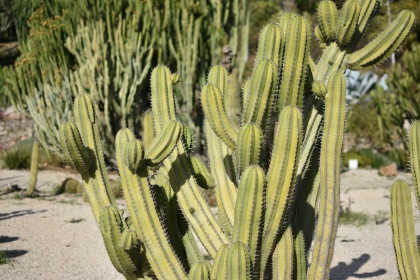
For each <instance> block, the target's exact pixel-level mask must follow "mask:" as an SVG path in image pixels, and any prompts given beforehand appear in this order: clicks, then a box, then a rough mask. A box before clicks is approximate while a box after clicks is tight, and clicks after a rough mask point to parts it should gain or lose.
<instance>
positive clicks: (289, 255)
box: [273, 226, 299, 280]
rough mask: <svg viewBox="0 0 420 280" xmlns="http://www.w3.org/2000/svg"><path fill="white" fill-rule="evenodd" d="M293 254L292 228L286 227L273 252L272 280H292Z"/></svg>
mask: <svg viewBox="0 0 420 280" xmlns="http://www.w3.org/2000/svg"><path fill="white" fill-rule="evenodd" d="M293 253H294V249H293V234H292V228H291V227H290V226H288V227H287V228H286V230H285V231H284V232H283V234H282V236H281V238H280V241H279V243H277V246H276V249H275V250H274V252H273V279H276V280H280V279H292V274H293ZM296 279H299V278H296Z"/></svg>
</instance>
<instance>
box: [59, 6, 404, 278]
mask: <svg viewBox="0 0 420 280" xmlns="http://www.w3.org/2000/svg"><path fill="white" fill-rule="evenodd" d="M348 1H349V2H348V3H349V4H346V5H348V6H349V7H353V6H352V5H353V4H355V3H354V1H352V0H348ZM366 1H367V0H366ZM366 1H362V2H361V5H360V14H359V17H358V18H357V24H356V32H351V30H350V31H349V30H346V32H344V33H345V34H344V35H343V37H342V41H341V43H343V42H344V41H348V43H347V44H346V45H345V46H344V45H340V44H341V43H340V42H338V40H337V34H336V36H335V37H334V36H332V35H331V36H330V35H329V36H330V37H331V38H330V39H328V40H326V41H325V42H324V43H325V49H324V51H323V55H322V56H321V59H320V61H319V62H318V63H315V62H314V61H313V60H312V59H311V58H310V56H309V54H308V50H309V43H310V40H309V34H310V33H309V31H310V28H309V24H308V21H307V20H306V19H305V18H304V17H300V16H295V15H292V14H285V15H283V16H282V17H281V18H280V20H279V23H278V25H277V24H270V25H267V26H266V27H265V28H264V30H263V31H262V32H263V33H262V36H261V42H260V44H261V45H260V47H259V49H258V55H257V61H256V63H255V69H254V70H253V72H252V76H251V78H250V79H249V80H248V81H247V83H246V84H245V87H244V91H243V92H242V100H244V102H243V104H242V112H241V113H240V116H238V118H237V119H236V120H234V118H233V115H232V112H233V110H231V109H233V108H231V107H233V106H234V107H235V110H236V109H237V105H238V103H235V102H230V97H229V94H230V90H232V88H231V87H230V85H229V79H230V77H229V74H228V72H227V71H226V70H224V69H223V68H221V67H220V66H216V67H214V68H212V69H211V70H210V72H209V75H208V80H207V83H206V84H205V85H204V86H203V88H202V92H201V103H202V107H203V109H204V113H205V117H206V120H205V132H206V135H207V145H208V146H207V149H208V154H209V159H210V172H209V171H207V172H206V171H205V169H204V168H205V165H204V164H203V163H202V162H200V161H197V159H194V158H193V157H192V155H191V154H190V150H191V137H190V136H189V132H188V129H187V128H186V127H185V126H183V125H180V124H179V123H178V122H177V109H176V106H175V105H176V104H175V97H174V92H173V87H174V83H173V81H174V80H175V79H174V78H175V77H176V76H175V75H173V74H171V72H170V71H169V69H168V68H167V67H165V66H158V67H156V68H155V69H154V70H153V71H152V74H151V90H152V93H151V99H152V112H153V116H154V131H155V133H156V137H155V140H153V142H152V143H151V144H150V146H149V147H148V148H146V149H145V150H144V153H143V146H142V145H141V143H139V142H137V140H135V138H134V136H133V133H132V132H131V131H130V130H128V129H125V130H122V131H120V132H119V134H118V136H117V140H116V142H117V144H118V145H117V146H116V149H117V161H118V167H119V169H120V175H121V177H122V181H124V182H125V183H124V184H125V185H124V184H123V190H124V194H125V198H126V200H127V206H128V209H129V215H130V219H131V221H132V222H131V226H129V229H131V230H134V231H135V232H136V235H137V238H138V243H139V244H142V248H141V249H142V250H144V254H145V256H146V258H147V261H148V262H149V263H150V269H149V270H147V268H145V269H144V270H145V271H147V272H146V273H147V275H152V276H156V277H157V278H161V279H171V278H181V279H184V278H186V277H187V275H188V277H189V278H190V279H197V278H200V279H203V278H204V279H208V278H211V279H225V278H226V279H235V280H236V279H273V278H275V277H285V278H286V279H287V278H288V279H291V278H292V277H293V278H297V277H300V278H302V279H305V278H306V277H307V278H309V279H328V277H329V266H330V263H331V258H332V254H333V247H334V242H335V236H336V231H337V225H338V209H339V203H338V202H339V186H340V181H339V171H340V156H341V146H342V142H343V134H344V127H345V126H344V124H345V87H346V86H345V78H344V75H343V73H344V70H345V69H346V67H347V61H348V59H349V57H350V56H351V55H352V53H353V52H354V48H355V46H356V44H355V43H357V41H358V39H360V36H359V35H360V34H361V33H363V31H364V28H365V26H363V27H362V26H361V24H363V25H367V18H371V17H372V16H373V13H374V12H376V9H375V8H373V9H370V8H369V7H372V6H370V5H366ZM322 3H324V2H322ZM375 3H376V2H375ZM236 4H238V2H236ZM325 4H328V5H330V4H331V3H330V2H328V3H324V4H323V5H325ZM375 5H376V4H375ZM375 5H374V6H373V7H376V6H375ZM356 6H357V4H356ZM193 8H194V9H196V12H197V13H200V12H203V10H200V9H201V6H194V5H193V6H191V9H193ZM219 8H220V7H219ZM331 9H332V10H334V8H333V7H331ZM356 10H357V9H356ZM353 12H354V11H353ZM353 12H351V13H350V14H352V13H353ZM367 13H369V14H367ZM343 14H344V15H343ZM340 15H341V16H342V17H344V18H345V19H346V20H344V19H341V20H342V21H343V22H344V21H345V24H343V25H342V26H340V28H344V26H349V28H350V29H352V26H353V25H354V21H355V18H356V16H345V13H343V12H342V13H341V14H340ZM324 16H325V15H324ZM322 17H323V15H322V13H320V15H319V18H322ZM324 20H325V19H324ZM325 21H328V20H325ZM395 24H396V25H401V26H400V27H401V28H402V31H403V32H402V34H404V33H405V31H406V29H410V28H411V23H409V24H408V26H404V24H401V22H399V21H398V22H397V23H395ZM320 32H324V31H320ZM325 32H327V31H325ZM328 32H330V31H328ZM337 32H338V31H337ZM351 33H352V35H349V34H351ZM340 36H341V35H340ZM391 37H392V36H391ZM349 38H350V39H349ZM388 39H389V38H388ZM394 39H395V40H394V42H392V43H391V44H390V45H392V47H391V48H393V50H395V48H396V47H397V45H398V44H399V43H398V42H399V41H400V38H394ZM270 40H271V42H270ZM389 40H391V41H392V40H393V39H392V38H391V39H389ZM270 43H271V44H270ZM369 63H371V64H374V63H375V62H369ZM231 75H232V74H231ZM181 76H182V75H181ZM314 81H316V82H314ZM312 84H313V85H314V87H317V88H316V89H315V90H314V89H312V88H311V85H312ZM313 91H315V92H318V95H319V96H321V97H322V98H319V97H316V96H315V95H314V94H312V92H313ZM303 95H305V98H303ZM79 99H81V100H82V101H83V102H80V101H79ZM75 104H80V105H78V106H77V107H76V108H79V109H77V110H79V111H80V110H84V113H83V114H81V113H78V115H76V121H77V127H78V130H80V134H81V138H82V143H80V141H78V140H77V139H78V138H77V137H76V136H74V135H78V134H77V133H76V132H78V131H76V132H74V133H73V130H74V129H73V128H72V126H71V125H69V124H66V125H64V126H63V131H64V132H65V133H64V132H63V135H64V136H66V137H63V139H64V141H62V142H63V143H62V145H63V147H65V149H63V150H64V152H65V153H66V154H73V156H72V157H71V158H70V160H71V162H74V163H75V164H74V165H75V166H77V168H78V169H79V170H80V172H81V173H83V174H82V176H83V178H84V181H85V184H86V186H87V187H89V184H90V183H91V185H92V187H91V189H92V190H93V191H92V193H93V194H98V195H103V196H107V195H108V192H107V191H106V190H107V186H106V181H105V180H103V181H93V178H91V177H95V179H97V178H99V177H101V176H102V177H104V176H103V174H102V173H101V172H99V173H94V170H96V169H97V168H100V169H102V168H103V167H102V161H101V160H100V159H101V158H100V157H99V155H98V154H99V153H100V150H99V148H98V146H97V143H99V141H100V140H99V135H98V133H97V129H95V125H97V119H96V118H95V117H94V112H95V110H94V106H91V105H89V106H88V105H87V98H86V97H85V96H84V95H81V96H79V97H78V99H76V103H75ZM82 115H83V117H84V121H85V123H83V122H81V120H80V119H81V116H82ZM303 116H305V117H304V118H303ZM239 120H240V121H239ZM70 132H72V133H70ZM70 136H71V137H70ZM67 139H68V141H66V140H67ZM70 140H71V141H70ZM174 143H175V144H174ZM317 143H318V144H319V143H320V145H317ZM75 151H77V153H76V152H75ZM86 155H87V156H86ZM148 157H149V158H153V159H155V161H150V160H148ZM87 162H90V163H91V164H92V165H91V166H90V167H87V166H88V163H87ZM309 166H311V168H309ZM89 174H92V175H96V174H97V175H98V176H91V177H89ZM200 176H201V178H200ZM104 178H105V177H104ZM91 179H92V180H91ZM149 184H150V185H152V186H151V187H149ZM202 185H204V186H206V185H207V186H211V185H214V188H215V193H216V198H217V203H218V218H217V219H216V218H215V217H214V216H213V213H212V212H211V209H210V208H209V207H208V205H207V204H206V202H205V200H204V198H203V196H202V194H201V193H200V186H202ZM96 189H98V190H97V191H96ZM97 201H98V203H97V204H98V205H99V206H101V205H102V204H103V205H104V206H102V207H99V209H101V208H102V209H103V208H104V207H109V206H107V205H109V204H111V205H114V203H113V200H112V199H111V198H108V197H105V198H104V199H103V200H99V199H97ZM104 201H105V202H106V203H105V202H104ZM100 203H101V205H100ZM178 209H180V210H181V211H178ZM315 220H318V222H317V224H315V222H314V221H315ZM164 229H165V230H164ZM314 232H315V233H314ZM152 233H154V235H153V234H152ZM192 233H195V235H196V236H197V237H198V239H199V240H200V241H201V243H202V244H203V245H204V247H205V249H206V250H207V251H208V253H209V257H210V258H211V259H213V260H214V263H213V267H210V265H209V264H208V263H206V262H204V258H203V256H202V255H201V253H200V252H198V249H197V244H196V243H195V241H194V239H193V238H192V237H191V236H192ZM313 234H315V237H314V239H315V245H314V248H313V253H312V259H310V260H309V259H308V255H309V252H310V243H311V241H312V239H313V238H312V236H313ZM121 235H124V238H125V239H126V238H127V237H128V236H126V235H128V233H126V234H124V232H123V233H121ZM178 240H182V242H179V241H178ZM128 241H129V240H128ZM177 241H178V242H177ZM120 243H121V242H120ZM132 243H133V241H131V244H132ZM128 247H130V246H128ZM157 247H160V248H157ZM307 263H310V265H309V267H307V266H308V265H307ZM170 275H172V276H170Z"/></svg>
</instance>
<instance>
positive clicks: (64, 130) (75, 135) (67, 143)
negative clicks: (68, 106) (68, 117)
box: [60, 122, 91, 175]
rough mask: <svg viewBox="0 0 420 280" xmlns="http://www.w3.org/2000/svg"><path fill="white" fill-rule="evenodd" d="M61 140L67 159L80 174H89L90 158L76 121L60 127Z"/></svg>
mask: <svg viewBox="0 0 420 280" xmlns="http://www.w3.org/2000/svg"><path fill="white" fill-rule="evenodd" d="M60 142H61V148H62V150H63V154H64V158H65V160H66V161H67V162H68V163H69V164H71V166H72V167H73V168H74V169H76V170H77V172H79V173H80V174H82V175H83V174H87V173H88V172H89V169H90V165H91V162H90V158H89V155H88V153H87V151H86V148H85V146H84V145H83V142H82V138H81V137H80V133H79V130H78V129H77V126H76V125H75V124H74V123H70V122H67V123H65V124H63V125H62V126H61V127H60Z"/></svg>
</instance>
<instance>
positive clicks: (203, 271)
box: [188, 262, 211, 280]
mask: <svg viewBox="0 0 420 280" xmlns="http://www.w3.org/2000/svg"><path fill="white" fill-rule="evenodd" d="M210 273H211V263H210V262H196V263H195V264H194V265H193V266H192V267H191V270H190V273H189V274H188V280H210Z"/></svg>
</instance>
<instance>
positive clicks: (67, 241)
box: [0, 170, 420, 280]
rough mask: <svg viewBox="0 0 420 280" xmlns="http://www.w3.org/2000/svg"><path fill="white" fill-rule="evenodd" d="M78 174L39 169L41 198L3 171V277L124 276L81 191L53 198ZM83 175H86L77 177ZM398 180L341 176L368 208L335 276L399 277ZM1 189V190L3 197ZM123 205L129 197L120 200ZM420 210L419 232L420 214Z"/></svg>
mask: <svg viewBox="0 0 420 280" xmlns="http://www.w3.org/2000/svg"><path fill="white" fill-rule="evenodd" d="M69 177H73V178H79V175H77V174H75V173H69V172H59V171H45V170H44V171H40V172H39V175H38V184H37V190H38V191H39V195H40V197H39V198H24V199H16V198H14V197H15V196H16V194H17V193H9V194H4V192H5V191H6V189H7V188H9V187H10V186H11V185H18V186H19V187H20V188H22V189H25V188H26V185H27V182H28V178H29V172H28V171H11V170H0V194H1V195H0V251H6V256H7V257H9V260H10V264H6V265H1V266H0V279H3V280H18V279H42V280H44V279H45V280H46V279H84V280H85V279H101V280H106V279H110V280H111V279H113V280H114V279H124V278H123V277H122V276H121V275H120V274H119V273H118V272H117V271H116V270H115V269H114V268H113V266H112V264H111V261H110V260H109V257H108V255H107V252H106V249H105V247H104V245H103V242H102V239H101V235H100V231H99V229H98V227H97V225H96V223H95V221H94V218H93V215H92V210H91V208H90V205H89V204H88V203H86V202H83V199H82V197H81V196H77V195H70V194H61V195H56V196H55V195H53V190H54V188H55V187H56V186H57V185H59V184H60V183H61V182H62V181H63V180H64V179H66V178H69ZM79 179H80V178H79ZM396 179H405V180H407V181H408V182H409V183H410V184H411V175H410V174H409V173H399V174H398V176H397V177H395V178H385V177H381V176H379V175H378V174H377V170H356V171H354V170H353V171H348V172H344V173H342V175H341V181H342V189H341V200H342V205H343V209H345V208H347V207H348V205H349V199H350V201H353V202H354V203H350V211H351V212H353V213H354V212H356V213H364V214H366V215H367V217H368V220H367V223H366V224H365V225H361V226H356V225H354V224H349V225H340V226H339V229H338V234H337V239H336V243H335V250H334V258H333V261H332V265H331V275H330V276H331V277H330V279H337V280H345V279H361V278H363V279H399V275H398V270H397V267H396V261H395V256H394V249H393V245H392V233H391V227H390V222H389V215H390V206H389V203H390V198H389V195H390V188H391V185H392V183H393V182H394V181H395V180H396ZM2 193H3V194H2ZM119 204H120V207H122V208H125V205H124V201H123V200H122V199H120V200H119ZM413 206H415V207H414V209H415V222H416V232H417V233H420V219H419V218H420V215H419V212H418V210H417V206H416V205H415V202H414V200H413Z"/></svg>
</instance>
